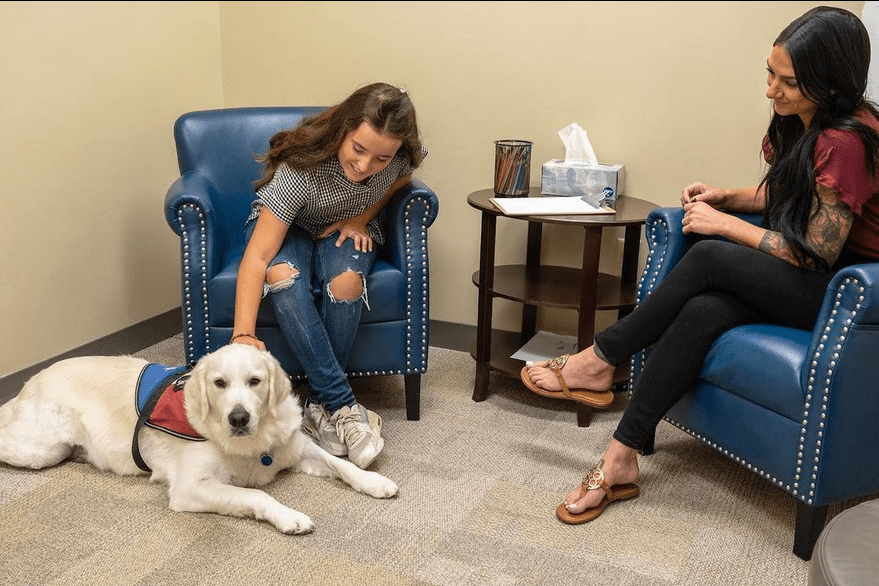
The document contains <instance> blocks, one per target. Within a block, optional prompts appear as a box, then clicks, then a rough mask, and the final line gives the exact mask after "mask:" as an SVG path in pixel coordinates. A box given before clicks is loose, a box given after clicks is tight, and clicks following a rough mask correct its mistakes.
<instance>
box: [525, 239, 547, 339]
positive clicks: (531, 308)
mask: <svg viewBox="0 0 879 586" xmlns="http://www.w3.org/2000/svg"><path fill="white" fill-rule="evenodd" d="M542 244H543V224H541V223H540V222H528V248H527V249H526V250H527V253H526V255H525V266H526V267H527V269H528V270H529V271H530V270H534V271H536V270H537V269H539V268H540V249H541V246H542ZM521 333H522V343H523V344H524V343H525V342H527V341H528V340H530V339H531V338H533V337H534V334H536V333H537V306H536V305H531V304H529V303H525V304H523V305H522V330H521Z"/></svg>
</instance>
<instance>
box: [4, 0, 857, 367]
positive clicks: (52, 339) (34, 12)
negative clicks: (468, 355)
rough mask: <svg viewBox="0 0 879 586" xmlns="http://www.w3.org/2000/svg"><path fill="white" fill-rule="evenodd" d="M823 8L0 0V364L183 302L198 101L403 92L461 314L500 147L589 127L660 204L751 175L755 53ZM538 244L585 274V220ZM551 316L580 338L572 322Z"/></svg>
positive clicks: (639, 190) (508, 320)
mask: <svg viewBox="0 0 879 586" xmlns="http://www.w3.org/2000/svg"><path fill="white" fill-rule="evenodd" d="M816 4H817V3H815V2H540V3H537V2H503V3H502V2H220V3H216V2H204V3H201V2H172V3H152V2H123V3H78V2H74V3H58V4H56V3H48V2H34V3H28V2H24V3H3V4H0V33H2V34H0V50H2V54H3V55H4V59H3V61H2V62H0V79H2V80H3V82H2V83H3V86H2V89H0V99H2V114H0V120H2V126H0V129H2V131H3V132H2V136H3V141H2V143H0V180H2V182H0V199H2V203H3V213H2V215H0V237H2V239H3V240H2V247H0V250H2V252H0V254H2V267H0V268H2V272H3V280H2V281H0V304H2V307H3V308H5V311H4V312H3V313H2V314H0V315H2V316H0V333H2V334H3V340H4V345H3V348H4V349H3V351H2V352H0V375H3V374H6V373H8V372H11V371H16V370H19V369H22V368H24V367H26V366H29V365H31V364H34V363H36V362H39V361H41V360H44V359H46V358H50V357H52V356H55V355H57V354H59V353H61V352H64V351H66V350H69V349H72V348H75V347H76V346H79V345H81V344H83V343H86V342H88V341H91V340H94V339H97V338H99V337H101V336H103V335H106V334H108V333H111V332H114V331H117V330H119V329H122V328H124V327H126V326H129V325H132V324H135V323H137V322H139V321H142V320H144V319H147V318H149V317H152V316H154V315H157V314H160V313H162V312H164V311H168V310H169V309H172V308H174V307H176V306H177V305H179V289H178V287H179V285H178V282H179V273H178V263H179V261H178V251H177V248H176V246H177V242H176V238H175V237H174V236H173V233H172V232H171V231H170V229H169V228H168V226H167V224H166V223H165V220H164V216H163V212H162V200H163V197H164V193H165V191H166V190H167V187H168V186H169V185H170V183H171V181H172V180H173V179H174V177H175V176H176V160H175V157H174V149H173V139H172V136H171V126H172V124H173V121H174V119H175V118H176V117H177V116H178V115H179V114H181V113H183V112H185V111H188V110H194V109H205V108H214V107H222V106H226V107H236V106H250V105H284V104H292V105H313V104H319V105H328V104H330V103H333V102H335V101H338V100H340V99H342V98H344V97H345V96H346V95H347V94H348V93H349V92H351V91H352V90H353V89H355V88H356V87H358V86H360V85H363V84H365V83H369V82H373V81H378V80H382V81H387V82H390V83H395V84H398V85H401V86H405V87H407V88H408V89H409V91H410V92H411V95H412V98H413V100H414V102H415V105H416V107H417V109H418V115H419V120H420V125H421V129H422V134H423V137H424V140H425V143H426V144H427V145H428V147H429V148H430V150H431V154H430V156H429V157H428V158H427V160H426V161H425V164H424V166H423V168H422V169H420V170H419V171H418V172H417V173H418V175H419V176H420V177H421V178H422V179H424V180H425V181H426V182H427V183H429V184H430V185H431V186H432V187H433V188H434V189H435V190H436V192H437V194H438V196H439V199H440V214H439V217H438V219H437V221H436V223H435V224H434V228H433V229H432V230H431V232H430V255H431V256H430V260H431V273H432V274H431V317H432V318H433V319H436V320H442V321H449V322H455V323H461V324H468V325H471V324H475V322H476V288H475V287H474V286H473V285H472V282H471V277H472V274H473V272H474V271H475V270H476V268H477V267H478V245H479V214H478V213H477V212H476V210H474V209H472V208H470V207H469V206H468V205H467V202H466V199H467V194H468V193H470V192H471V191H474V190H477V189H483V188H487V187H490V186H491V182H492V173H493V156H494V154H493V141H494V140H496V139H498V138H527V139H529V140H532V141H534V153H533V166H532V179H533V180H534V182H537V181H538V180H539V173H540V163H542V162H543V161H545V160H547V159H550V158H553V157H561V156H563V155H564V150H563V147H562V144H561V141H560V140H559V138H558V136H557V134H556V132H557V131H558V130H559V129H560V128H562V127H564V126H566V125H567V124H569V123H571V122H578V123H580V124H581V125H582V126H583V127H584V128H585V129H586V130H587V132H588V134H589V138H590V140H591V141H592V144H593V145H594V147H595V150H596V152H597V154H598V156H599V158H600V159H601V160H602V161H607V162H615V163H624V164H625V165H626V183H627V193H628V194H629V195H631V196H635V197H641V198H644V199H649V200H652V201H654V202H656V203H658V204H661V205H677V203H678V194H679V193H680V190H681V188H682V187H683V186H684V185H686V184H687V183H689V182H692V181H695V180H704V181H707V182H712V183H716V184H720V185H728V186H739V185H745V184H753V183H756V182H757V181H758V180H759V177H760V173H761V171H762V167H761V163H760V159H759V156H758V155H759V153H758V145H759V141H760V138H761V137H762V134H763V131H764V129H765V126H766V123H767V122H768V117H769V113H770V110H769V105H768V102H767V100H766V98H765V96H764V91H765V61H766V57H767V55H768V53H769V50H770V47H771V43H772V40H773V39H774V38H775V36H776V35H777V34H778V32H779V31H780V30H781V29H782V28H783V27H784V26H785V25H786V24H787V23H788V22H790V21H791V20H792V19H793V18H795V17H796V16H798V15H800V14H801V13H802V12H804V11H805V10H807V9H808V8H810V7H812V6H814V5H816ZM832 4H834V5H839V6H843V7H846V8H848V9H850V10H852V11H853V12H856V13H858V14H860V11H861V8H862V6H863V2H833V3H832ZM545 234H546V240H547V242H546V244H545V245H544V262H553V263H557V264H565V265H570V266H577V264H578V263H579V259H580V253H581V243H582V234H581V233H580V232H579V231H578V230H576V229H570V228H564V227H557V226H553V227H548V228H547V229H545ZM618 236H620V234H616V233H614V231H610V233H609V234H608V237H607V238H606V240H605V243H604V246H603V260H602V269H603V270H606V271H608V272H615V271H616V270H617V269H616V262H615V259H616V257H617V255H618V253H619V250H618V248H617V246H618V244H617V238H616V237H618ZM498 237H499V245H498V255H497V256H498V261H499V262H521V261H522V260H523V259H524V256H523V255H524V239H525V223H524V222H520V221H501V222H500V223H499V230H498ZM518 309H519V307H518V306H517V305H515V304H512V303H507V302H502V301H501V302H497V304H496V319H495V326H496V327H502V328H505V329H515V327H516V323H515V319H516V317H517V316H518ZM542 317H543V318H544V320H545V322H544V323H546V324H547V325H548V326H551V327H552V328H553V329H559V330H563V331H566V333H572V332H573V327H574V321H575V316H574V315H572V314H571V312H555V313H547V314H545V315H543V316H542ZM606 319H609V318H606ZM600 323H601V322H600Z"/></svg>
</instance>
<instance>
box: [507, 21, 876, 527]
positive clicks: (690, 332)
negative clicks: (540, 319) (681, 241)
mask: <svg viewBox="0 0 879 586" xmlns="http://www.w3.org/2000/svg"><path fill="white" fill-rule="evenodd" d="M766 65H767V84H768V89H767V91H766V97H767V98H769V99H770V100H771V101H772V107H773V116H772V119H771V122H770V124H769V129H768V131H767V133H766V137H765V138H764V140H763V145H762V148H763V155H764V157H765V160H766V162H767V163H768V169H767V172H766V175H765V176H764V178H763V180H762V181H761V182H760V184H759V185H757V186H755V187H750V188H743V189H718V188H715V187H711V186H709V185H706V184H704V183H694V184H692V185H690V186H688V187H686V188H685V189H684V190H683V193H682V194H681V202H682V204H683V207H684V217H683V226H682V230H683V232H684V233H685V234H690V233H692V234H702V235H708V236H719V237H722V238H720V239H708V240H702V241H699V242H697V243H696V244H695V245H693V247H692V248H690V250H689V251H688V252H687V253H686V254H685V255H684V257H683V258H682V259H681V261H680V262H679V263H678V264H677V265H676V266H675V268H674V269H673V270H672V272H671V273H670V274H669V275H668V277H667V278H666V279H665V280H664V281H663V282H662V283H661V284H660V285H659V286H658V287H657V288H656V290H655V291H654V292H653V293H652V294H651V295H650V296H649V297H647V298H646V299H645V300H644V301H643V302H642V303H641V304H639V305H638V306H637V307H636V308H635V310H634V311H633V312H632V313H631V314H629V315H628V316H626V317H624V318H622V319H620V320H619V321H617V322H616V323H614V324H613V325H611V326H609V327H608V328H606V329H605V330H604V331H602V332H600V333H599V334H597V335H596V336H595V340H594V344H593V346H591V347H589V348H587V349H585V350H583V351H581V352H579V353H577V354H574V355H571V356H562V357H558V358H555V359H553V360H551V361H548V362H543V363H540V364H537V365H533V366H530V367H526V368H524V369H523V370H522V380H523V382H524V383H525V385H526V386H528V387H529V388H531V389H532V390H533V389H534V388H535V387H536V388H539V389H540V390H541V394H544V395H545V394H546V393H547V392H553V391H558V395H559V398H564V396H565V393H564V391H563V390H562V389H563V387H564V388H565V389H566V390H588V391H592V392H598V393H600V392H610V391H609V388H610V386H611V381H612V378H613V373H614V369H615V365H619V364H623V363H624V362H626V361H628V360H629V359H630V358H631V356H632V355H634V354H635V353H636V352H638V351H640V350H642V349H644V348H647V347H650V348H651V352H650V356H649V358H648V359H647V361H646V363H645V365H644V369H643V371H642V376H641V377H640V378H639V380H638V384H637V386H636V387H635V388H634V389H633V392H632V396H631V398H630V400H629V403H628V405H627V406H626V409H625V412H624V413H623V416H622V418H621V420H620V422H619V424H618V426H617V429H616V431H615V432H614V434H613V438H612V439H611V441H610V444H609V446H608V448H607V450H606V451H605V453H604V457H603V458H602V460H601V461H600V462H599V464H598V465H597V466H595V467H593V468H592V469H591V470H589V472H588V473H587V474H586V476H585V477H584V479H583V483H582V484H581V486H580V487H578V488H576V489H575V490H573V491H571V492H570V493H569V494H568V495H567V498H566V500H565V502H564V503H562V504H560V505H559V506H558V508H557V509H556V515H557V516H558V517H559V519H560V520H562V521H563V522H566V523H571V524H578V523H585V522H588V521H591V520H592V519H594V518H596V517H598V516H599V515H600V514H601V513H602V511H603V510H604V508H605V507H606V506H607V505H608V504H609V503H610V502H613V501H614V500H619V499H626V498H632V497H635V496H637V495H638V494H639V488H638V486H637V485H636V484H635V481H636V480H637V478H638V459H637V455H638V452H639V451H641V450H644V449H645V448H647V449H649V448H650V447H651V445H650V444H651V442H652V441H653V436H654V433H655V429H656V425H657V424H658V423H659V421H660V420H661V419H662V417H663V416H664V415H665V413H666V412H667V411H668V410H669V409H670V408H671V407H672V406H673V405H674V404H675V403H676V402H677V401H678V399H680V397H681V396H682V395H683V394H684V393H686V392H687V391H689V390H690V389H691V388H692V387H693V384H694V381H695V379H696V377H697V375H698V374H699V371H700V369H701V367H702V363H703V361H704V358H705V355H706V354H707V352H708V349H709V347H710V346H711V344H712V343H713V342H714V340H715V339H716V338H717V337H718V336H719V335H720V334H722V333H723V332H725V331H726V330H728V329H730V328H732V327H734V326H738V325H741V324H745V323H770V324H778V325H782V326H788V327H792V328H799V329H805V330H811V329H812V328H813V327H814V323H815V320H816V319H817V316H818V312H819V309H820V307H821V304H822V301H823V299H824V294H825V290H826V287H827V284H828V283H829V281H830V279H831V277H832V276H833V274H834V273H835V272H836V271H837V270H838V269H840V268H841V267H843V266H846V265H850V264H854V263H857V262H875V261H877V260H879V197H876V194H877V192H879V172H877V168H879V111H877V109H876V107H875V106H874V105H872V104H871V103H870V102H868V101H867V100H866V99H865V96H864V94H865V90H866V87H867V72H868V69H869V65H870V39H869V36H868V33H867V30H866V28H865V27H864V25H863V24H862V23H861V21H860V20H859V19H858V17H857V16H855V15H854V14H852V13H851V12H848V11H846V10H843V9H840V8H831V7H826V6H819V7H817V8H814V9H812V10H810V11H808V12H806V13H805V14H804V15H802V16H801V17H799V18H797V19H796V20H794V21H793V22H792V23H791V24H790V25H788V26H787V27H786V28H785V29H784V30H783V31H782V32H781V34H780V35H779V36H778V38H777V39H776V40H775V42H774V43H773V46H772V50H771V52H770V54H769V58H768V59H767V62H766ZM729 212H762V213H763V223H762V225H760V226H758V225H754V224H751V223H748V222H746V221H745V220H743V219H741V218H739V217H737V216H735V215H733V214H731V213H729Z"/></svg>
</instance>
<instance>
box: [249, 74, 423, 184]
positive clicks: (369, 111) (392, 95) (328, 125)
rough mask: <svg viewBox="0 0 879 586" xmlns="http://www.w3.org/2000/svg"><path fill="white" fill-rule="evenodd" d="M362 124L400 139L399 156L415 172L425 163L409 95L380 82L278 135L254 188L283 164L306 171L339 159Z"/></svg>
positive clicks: (263, 160)
mask: <svg viewBox="0 0 879 586" xmlns="http://www.w3.org/2000/svg"><path fill="white" fill-rule="evenodd" d="M364 121H365V122H368V123H369V124H371V125H372V126H373V127H374V128H375V129H376V130H378V131H379V132H381V133H383V134H387V135H388V136H392V137H394V138H396V139H398V140H400V141H401V143H402V144H401V145H400V149H399V151H398V152H400V153H402V154H403V156H405V157H406V158H407V159H409V164H410V165H411V166H412V168H413V169H415V168H417V167H418V166H419V165H420V164H421V159H422V154H421V139H420V137H419V135H418V124H417V123H416V120H415V107H414V106H413V105H412V100H411V99H410V98H409V92H408V91H406V90H402V89H400V88H398V87H395V86H393V85H390V84H387V83H381V82H379V83H373V84H370V85H367V86H364V87H362V88H360V89H358V90H357V91H355V92H354V93H353V94H351V95H350V96H348V98H347V99H345V101H343V102H341V103H339V104H336V105H335V106H331V107H330V108H327V109H326V110H324V111H323V112H321V113H320V114H317V115H315V116H312V117H310V118H306V119H304V120H303V121H302V122H301V123H300V124H299V125H298V126H296V127H295V128H291V129H288V130H282V131H281V132H278V133H277V134H275V135H274V136H273V137H272V139H271V140H270V141H269V151H268V152H267V153H265V154H264V155H262V156H260V157H258V158H257V161H258V162H260V163H263V164H264V165H265V169H264V171H263V175H262V177H261V178H260V179H259V180H258V181H256V183H255V187H256V189H259V188H260V187H262V186H263V185H265V184H266V183H268V182H269V181H271V179H272V177H273V176H274V174H275V170H277V168H278V166H279V165H280V164H281V163H287V165H288V166H290V167H291V168H293V169H296V170H300V171H305V170H308V169H313V168H315V167H317V166H318V165H320V164H322V163H324V162H326V161H328V160H330V159H331V158H333V157H335V156H336V153H338V152H339V147H341V146H342V141H343V140H344V139H345V136H346V135H347V134H348V133H349V132H351V131H352V130H355V129H356V128H357V127H358V126H360V124H361V123H362V122H364Z"/></svg>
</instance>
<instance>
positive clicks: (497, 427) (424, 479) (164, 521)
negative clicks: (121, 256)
mask: <svg viewBox="0 0 879 586" xmlns="http://www.w3.org/2000/svg"><path fill="white" fill-rule="evenodd" d="M138 355H140V356H143V357H145V358H147V359H149V360H153V361H156V362H161V363H164V364H179V363H182V361H183V354H182V342H181V339H180V337H179V336H178V337H175V338H171V339H169V340H167V341H165V342H162V343H160V344H158V345H156V346H153V347H151V348H148V349H146V350H144V351H143V352H140V353H138ZM473 379H474V363H473V360H472V359H471V357H470V355H469V354H467V353H464V352H457V351H453V350H444V349H440V348H434V347H432V348H431V349H430V356H429V368H428V372H427V373H426V374H425V375H424V378H423V381H422V405H421V420H420V421H407V420H406V415H405V402H404V396H403V381H402V377H399V376H395V377H394V376H391V377H376V378H371V379H361V380H357V381H354V386H355V392H356V393H357V395H358V398H359V400H360V402H361V403H363V404H364V405H366V406H367V407H369V408H371V409H373V410H375V411H377V412H378V413H379V414H380V415H382V417H383V418H384V435H385V438H386V444H385V449H384V451H383V453H382V454H381V455H380V456H379V458H378V459H377V460H376V462H375V463H374V464H373V467H372V469H373V470H376V471H378V472H381V473H382V474H385V475H386V476H388V477H390V478H392V479H393V480H394V481H395V482H397V483H398V484H399V485H400V490H401V492H400V495H399V496H398V497H397V498H395V499H392V500H376V499H372V498H370V497H367V496H365V495H362V494H358V493H355V492H353V491H352V490H350V489H348V488H346V487H345V486H344V485H342V484H341V483H339V482H337V481H331V480H327V479H323V478H313V477H307V476H303V475H294V474H285V475H282V476H280V477H279V478H278V479H276V481H275V482H274V483H272V484H271V485H269V486H268V487H267V492H269V493H270V494H272V495H273V496H275V497H276V498H277V499H279V500H281V501H282V502H284V503H286V504H288V505H290V506H292V507H293V508H296V509H299V510H301V511H303V512H305V513H307V514H308V515H309V516H310V517H311V518H312V520H314V522H315V524H316V530H315V531H314V533H312V534H309V535H303V536H285V535H282V534H280V533H278V532H277V531H276V530H275V529H274V528H272V527H271V526H270V525H268V524H266V523H261V522H258V521H255V520H252V519H242V518H230V517H221V516H218V515H209V514H208V515H197V514H184V513H174V512H171V511H169V510H168V509H167V506H166V505H167V497H166V495H165V490H164V487H163V486H161V485H156V484H151V483H149V482H148V481H147V480H146V478H145V477H128V478H121V477H115V476H112V475H110V474H107V473H101V472H97V471H95V470H94V469H92V468H91V467H89V466H88V465H85V464H75V463H66V464H62V465H60V466H57V467H55V468H52V469H49V470H43V471H27V470H18V469H13V468H9V467H5V466H2V465H0V583H3V584H15V585H24V584H40V585H48V584H77V585H78V584H89V585H97V584H112V585H114V586H121V585H126V584H140V585H153V584H155V585H167V584H175V585H181V586H184V585H190V584H192V585H195V584H204V585H212V586H213V585H215V584H249V585H250V584H284V585H294V584H296V585H299V584H302V585H305V584H309V585H317V586H340V585H347V584H369V585H380V586H385V585H387V586H395V585H410V586H416V585H417V586H434V585H436V586H459V585H460V586H464V585H480V586H526V585H528V586H565V585H577V586H582V585H583V584H602V585H631V586H651V585H655V586H660V585H663V586H665V585H694V586H696V585H698V586H708V585H723V586H731V585H739V584H742V585H744V584H748V585H752V584H760V585H763V586H765V585H777V586H792V585H800V584H805V583H806V575H807V571H808V563H807V562H804V561H802V560H801V559H799V558H797V557H796V556H795V555H794V554H793V553H792V551H791V550H792V547H793V533H794V515H795V503H794V499H793V498H792V497H790V496H789V495H787V494H786V493H784V492H783V491H781V490H780V489H778V488H776V487H774V486H772V485H770V484H769V483H767V482H765V481H762V480H760V479H759V478H757V477H756V476H755V475H753V474H751V473H749V472H747V471H746V470H744V469H743V468H741V467H739V466H737V465H735V464H733V463H731V462H729V461H728V460H726V459H725V458H723V457H722V456H720V455H719V454H717V453H715V452H714V451H712V450H710V449H709V448H707V447H704V446H702V445H701V444H699V443H698V442H696V441H695V440H693V439H692V438H691V437H690V436H688V435H685V434H684V433H683V432H681V431H679V430H677V429H676V428H674V427H672V426H671V425H669V424H667V423H662V424H660V427H659V430H658V432H657V451H656V453H655V454H654V455H652V456H649V457H645V458H642V459H641V473H642V476H641V479H640V481H639V483H640V485H641V489H642V495H641V496H640V497H639V498H637V499H634V500H632V501H627V502H623V503H615V504H613V505H611V506H610V507H609V508H608V510H607V511H606V512H605V513H604V514H603V515H602V516H601V517H600V518H599V519H597V520H596V521H594V522H592V523H590V524H588V525H585V526H567V525H564V524H562V523H560V522H558V521H557V520H556V519H555V514H554V510H555V507H556V505H557V504H558V503H559V502H561V501H562V500H563V498H564V495H565V494H566V493H567V492H568V491H569V490H570V489H572V488H574V487H575V486H576V485H577V484H578V482H579V480H580V475H581V473H582V471H583V470H584V469H585V468H587V467H588V466H589V465H591V464H593V463H594V462H595V461H596V460H597V459H598V457H599V456H600V455H601V453H602V451H603V449H604V447H605V445H606V443H607V441H608V439H609V437H610V434H611V432H612V430H613V427H614V426H615V424H616V421H617V419H618V418H619V414H620V412H621V409H622V406H623V405H624V402H625V396H624V394H620V395H618V396H617V400H616V402H615V403H614V405H612V406H611V408H609V409H608V410H606V411H602V412H599V413H597V414H596V415H595V417H594V419H593V421H592V424H591V426H590V427H588V428H578V427H577V426H576V423H575V416H574V413H573V410H572V409H571V405H570V404H568V403H566V402H562V401H554V400H551V399H545V398H542V397H539V396H536V395H534V394H532V393H530V392H529V391H527V390H525V389H524V388H523V387H522V385H521V384H520V383H519V382H518V381H516V380H513V379H508V378H504V377H497V378H493V379H492V383H491V395H490V397H489V398H488V399H487V400H486V401H484V402H481V403H475V402H473V401H472V400H471V398H470V395H471V392H472V388H473ZM836 512H838V511H837V510H831V515H832V514H835V513H836Z"/></svg>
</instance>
